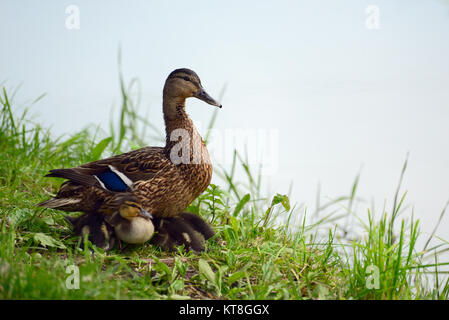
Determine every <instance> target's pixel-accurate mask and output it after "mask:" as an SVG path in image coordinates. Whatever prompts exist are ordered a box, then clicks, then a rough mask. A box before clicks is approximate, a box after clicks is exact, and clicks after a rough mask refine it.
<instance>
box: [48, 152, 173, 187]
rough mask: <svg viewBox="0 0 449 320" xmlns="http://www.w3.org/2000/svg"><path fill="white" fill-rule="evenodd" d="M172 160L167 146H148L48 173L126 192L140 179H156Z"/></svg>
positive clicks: (52, 175)
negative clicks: (167, 152) (167, 154)
mask: <svg viewBox="0 0 449 320" xmlns="http://www.w3.org/2000/svg"><path fill="white" fill-rule="evenodd" d="M170 163H171V162H170V160H169V159H168V158H167V157H166V156H165V154H164V148H161V147H145V148H141V149H138V150H134V151H131V152H127V153H124V154H120V155H117V156H113V157H110V158H106V159H102V160H98V161H94V162H89V163H86V164H83V165H81V166H78V167H75V168H69V169H53V170H50V173H49V174H47V175H46V177H59V178H65V179H68V180H70V181H72V182H74V183H77V184H80V185H84V186H95V187H99V188H103V189H106V190H109V191H114V192H125V191H130V190H132V186H133V184H134V183H135V182H136V181H140V180H150V179H152V178H153V177H155V176H156V175H157V174H158V173H159V172H161V171H162V170H163V169H164V168H165V167H166V166H167V165H170Z"/></svg>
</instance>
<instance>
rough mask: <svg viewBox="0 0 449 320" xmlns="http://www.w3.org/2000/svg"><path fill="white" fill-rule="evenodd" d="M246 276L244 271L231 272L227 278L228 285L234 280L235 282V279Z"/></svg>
mask: <svg viewBox="0 0 449 320" xmlns="http://www.w3.org/2000/svg"><path fill="white" fill-rule="evenodd" d="M245 277H246V272H245V271H237V272H235V273H233V274H232V275H230V276H229V278H228V285H231V284H233V283H234V282H236V281H237V280H240V279H243V278H245Z"/></svg>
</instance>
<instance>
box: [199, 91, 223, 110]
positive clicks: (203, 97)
mask: <svg viewBox="0 0 449 320" xmlns="http://www.w3.org/2000/svg"><path fill="white" fill-rule="evenodd" d="M195 97H196V98H198V99H200V100H203V101H204V102H206V103H208V104H211V105H213V106H216V107H219V108H221V107H222V105H221V103H219V102H217V101H216V100H215V99H214V98H212V97H211V96H210V95H209V94H208V93H207V92H206V91H205V90H204V89H203V88H201V89H200V90H198V92H197V93H196V95H195Z"/></svg>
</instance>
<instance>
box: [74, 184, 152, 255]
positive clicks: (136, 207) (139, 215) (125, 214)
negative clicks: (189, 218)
mask: <svg viewBox="0 0 449 320" xmlns="http://www.w3.org/2000/svg"><path fill="white" fill-rule="evenodd" d="M151 218H152V216H151V215H150V214H149V213H148V212H147V211H146V210H145V209H143V208H142V206H141V204H140V200H139V199H138V198H136V197H135V196H134V195H132V194H131V193H129V192H125V193H117V194H116V195H114V196H113V197H111V198H110V199H108V201H106V202H104V203H103V204H102V205H101V207H100V208H99V209H98V212H97V213H84V214H82V215H81V216H79V217H77V218H74V217H70V216H66V219H67V220H68V221H69V222H70V223H71V224H72V225H73V227H74V232H75V234H78V235H81V236H85V235H88V239H89V240H90V241H91V242H92V243H93V244H95V245H96V246H98V247H100V248H103V249H104V250H109V249H112V248H113V247H114V243H115V240H117V241H118V243H119V246H120V247H121V244H120V241H124V242H127V243H132V244H140V243H144V242H146V241H148V240H149V239H150V238H151V236H152V235H153V233H154V225H153V223H152V221H151Z"/></svg>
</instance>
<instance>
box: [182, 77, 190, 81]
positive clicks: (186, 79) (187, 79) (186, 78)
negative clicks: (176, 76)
mask: <svg viewBox="0 0 449 320" xmlns="http://www.w3.org/2000/svg"><path fill="white" fill-rule="evenodd" d="M182 78H183V79H184V80H185V81H190V79H189V78H188V77H182Z"/></svg>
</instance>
